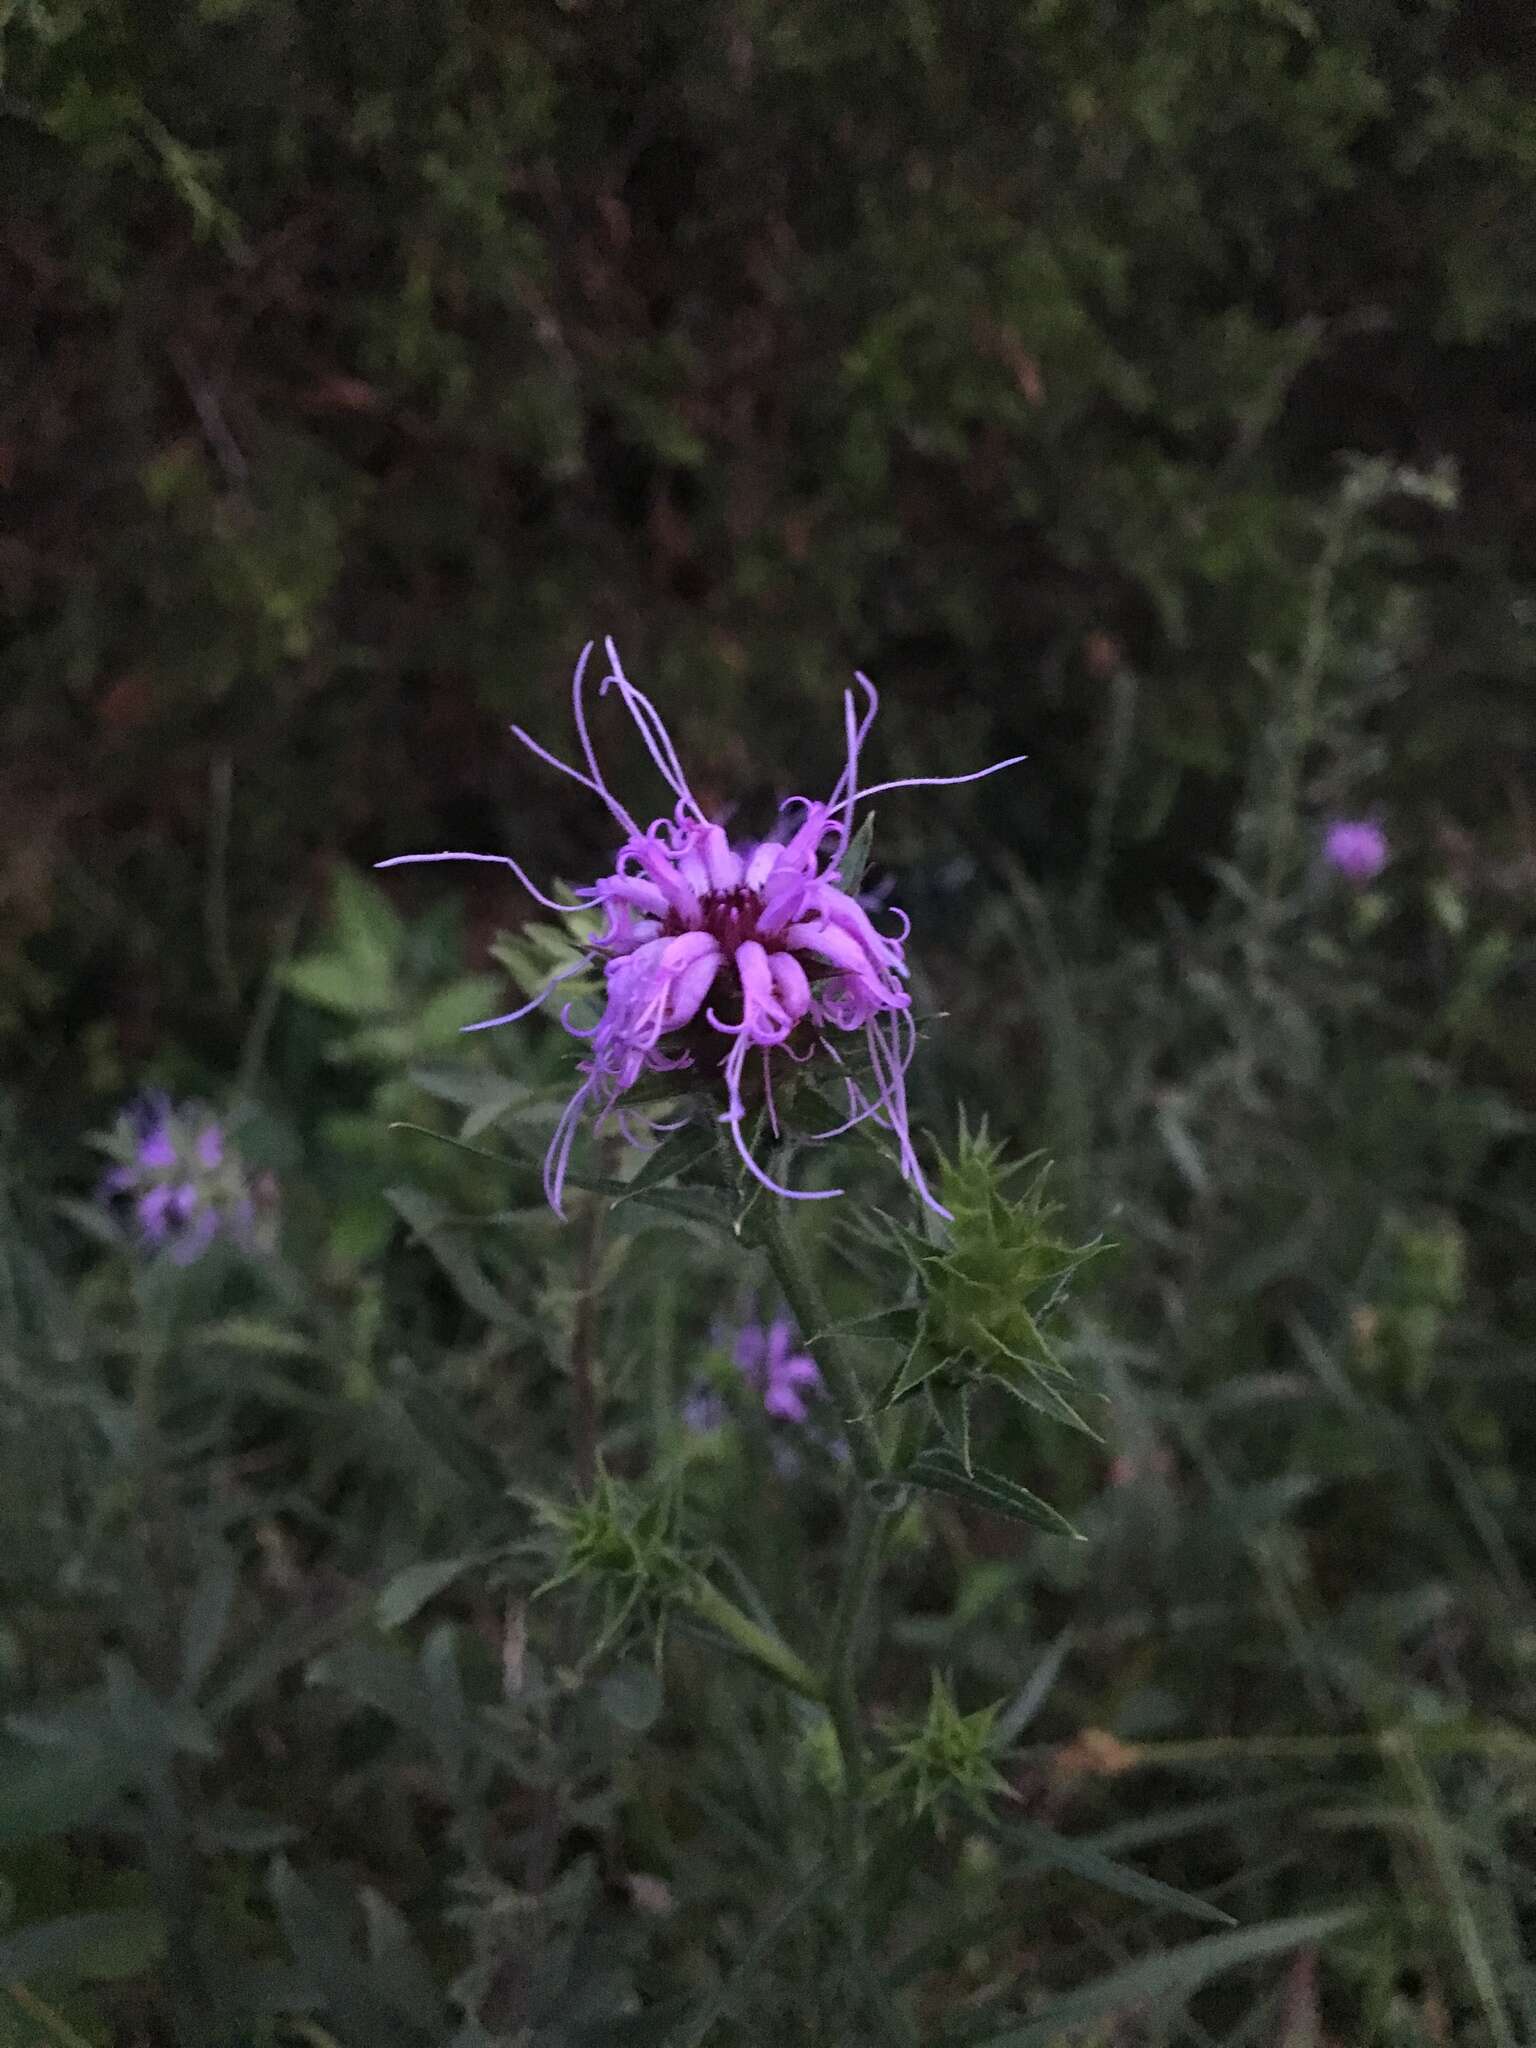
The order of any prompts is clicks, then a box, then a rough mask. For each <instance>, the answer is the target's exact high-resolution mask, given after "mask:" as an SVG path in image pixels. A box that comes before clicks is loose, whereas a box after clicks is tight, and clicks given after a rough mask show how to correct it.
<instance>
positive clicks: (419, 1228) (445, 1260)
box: [384, 1187, 522, 1330]
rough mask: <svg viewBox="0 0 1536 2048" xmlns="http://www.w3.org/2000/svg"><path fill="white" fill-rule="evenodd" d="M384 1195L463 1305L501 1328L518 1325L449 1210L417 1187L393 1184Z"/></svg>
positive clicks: (517, 1320)
mask: <svg viewBox="0 0 1536 2048" xmlns="http://www.w3.org/2000/svg"><path fill="white" fill-rule="evenodd" d="M384 1198H385V1200H386V1201H387V1202H388V1203H389V1204H390V1206H391V1208H393V1209H394V1210H395V1212H396V1214H397V1215H399V1216H401V1217H402V1218H403V1219H404V1220H405V1222H406V1223H407V1224H408V1225H409V1226H410V1228H411V1229H412V1230H413V1231H414V1232H415V1233H416V1235H417V1237H418V1238H420V1240H421V1242H422V1243H423V1244H424V1245H425V1246H426V1248H427V1250H428V1251H429V1252H430V1253H431V1254H432V1256H433V1258H434V1259H436V1261H437V1263H438V1265H439V1266H440V1267H441V1268H442V1270H443V1272H444V1273H445V1274H446V1275H447V1276H448V1278H449V1280H451V1281H452V1283H453V1285H454V1287H455V1289H456V1290H457V1292H458V1294H459V1297H460V1299H461V1300H462V1301H463V1302H464V1304H465V1306H466V1307H468V1308H472V1309H473V1310H474V1311H475V1313H476V1314H477V1315H481V1316H484V1318H485V1320H486V1321H487V1322H488V1323H494V1324H495V1325H496V1326H497V1327H498V1328H500V1329H504V1330H505V1329H520V1328H521V1327H522V1319H521V1317H519V1316H518V1315H517V1314H516V1313H515V1312H514V1311H513V1309H512V1306H511V1304H510V1302H508V1301H507V1299H506V1297H505V1296H504V1295H503V1294H502V1293H501V1292H500V1291H499V1290H498V1289H497V1288H495V1287H493V1286H492V1284H491V1282H490V1281H489V1280H488V1279H487V1278H486V1276H485V1274H484V1273H483V1272H482V1271H481V1268H480V1263H479V1261H478V1260H477V1259H476V1258H475V1256H474V1254H473V1253H472V1252H471V1251H469V1250H467V1249H466V1247H465V1246H464V1245H463V1244H461V1243H460V1242H459V1240H458V1239H457V1237H455V1235H454V1234H453V1232H452V1230H451V1229H450V1228H449V1227H448V1212H447V1211H446V1209H444V1207H443V1205H442V1204H441V1203H440V1202H438V1201H436V1200H435V1199H434V1198H433V1197H432V1196H431V1195H427V1194H423V1193H422V1191H421V1190H420V1189H419V1188H407V1187H393V1188H386V1189H385V1190H384Z"/></svg>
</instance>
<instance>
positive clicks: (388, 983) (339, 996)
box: [279, 953, 396, 1017]
mask: <svg viewBox="0 0 1536 2048" xmlns="http://www.w3.org/2000/svg"><path fill="white" fill-rule="evenodd" d="M279 978H280V979H281V981H282V983H283V986H284V987H285V988H287V989H288V990H289V991H290V992H291V993H292V994H293V995H296V996H299V997H301V998H302V999H303V1000H304V1001H305V1002H306V1003H313V1004H314V1005H315V1007H316V1008H317V1009H321V1010H333V1011H335V1012H336V1014H337V1015H338V1016H342V1017H381V1016H386V1015H387V1014H388V1013H389V1012H390V1011H391V1010H392V1009H393V1008H394V1007H395V1002H396V990H395V984H394V980H393V978H392V977H391V975H390V972H389V967H388V963H387V962H384V963H381V964H379V965H378V966H377V967H376V968H370V969H367V970H360V969H359V967H358V965H357V963H356V962H355V961H353V960H351V959H348V958H347V957H345V956H344V955H343V954H340V953H315V954H312V955H311V956H310V957H309V958H308V959H305V960H291V961H290V962H289V963H288V965H287V966H286V967H284V968H283V969H281V971H280V977H279Z"/></svg>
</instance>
